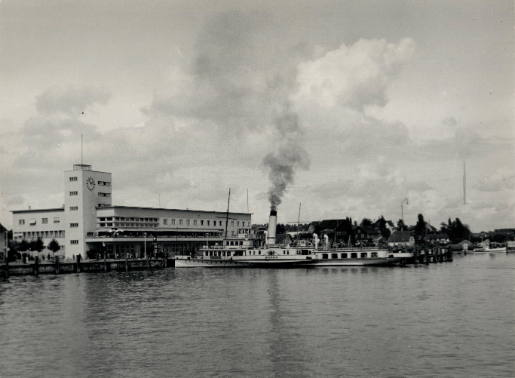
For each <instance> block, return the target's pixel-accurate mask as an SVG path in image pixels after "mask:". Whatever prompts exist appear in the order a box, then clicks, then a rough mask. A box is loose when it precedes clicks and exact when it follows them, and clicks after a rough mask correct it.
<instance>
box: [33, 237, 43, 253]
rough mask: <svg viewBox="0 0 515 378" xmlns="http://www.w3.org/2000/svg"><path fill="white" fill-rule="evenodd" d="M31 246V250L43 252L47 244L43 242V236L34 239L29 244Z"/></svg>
mask: <svg viewBox="0 0 515 378" xmlns="http://www.w3.org/2000/svg"><path fill="white" fill-rule="evenodd" d="M29 248H30V250H31V251H38V252H41V251H42V250H43V248H45V245H44V244H43V240H41V238H37V239H36V240H32V241H31V242H30V244H29Z"/></svg>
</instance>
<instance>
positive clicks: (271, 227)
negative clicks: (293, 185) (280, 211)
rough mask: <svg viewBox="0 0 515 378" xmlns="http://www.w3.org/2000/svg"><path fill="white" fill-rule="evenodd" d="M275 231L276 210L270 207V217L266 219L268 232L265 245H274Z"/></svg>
mask: <svg viewBox="0 0 515 378" xmlns="http://www.w3.org/2000/svg"><path fill="white" fill-rule="evenodd" d="M276 229H277V209H276V208H275V207H274V206H272V208H271V209H270V217H269V218H268V232H267V237H266V244H268V245H273V244H275V232H276Z"/></svg>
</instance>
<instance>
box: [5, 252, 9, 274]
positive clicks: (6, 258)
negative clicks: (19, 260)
mask: <svg viewBox="0 0 515 378" xmlns="http://www.w3.org/2000/svg"><path fill="white" fill-rule="evenodd" d="M8 278H9V253H7V256H6V257H5V279H6V280H7V279H8Z"/></svg>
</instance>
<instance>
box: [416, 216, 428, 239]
mask: <svg viewBox="0 0 515 378" xmlns="http://www.w3.org/2000/svg"><path fill="white" fill-rule="evenodd" d="M425 236H426V221H425V220H424V216H423V215H422V214H419V215H418V220H417V224H416V225H415V240H416V241H417V242H419V243H420V242H422V241H423V240H424V237H425Z"/></svg>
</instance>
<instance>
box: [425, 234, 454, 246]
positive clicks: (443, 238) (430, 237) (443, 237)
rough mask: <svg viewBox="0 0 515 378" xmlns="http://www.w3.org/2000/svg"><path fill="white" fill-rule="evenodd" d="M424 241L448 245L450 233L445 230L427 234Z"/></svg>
mask: <svg viewBox="0 0 515 378" xmlns="http://www.w3.org/2000/svg"><path fill="white" fill-rule="evenodd" d="M424 241H425V242H427V243H430V244H434V245H446V244H449V242H450V239H449V235H447V234H446V233H444V232H439V233H433V234H427V235H426V236H424Z"/></svg>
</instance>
